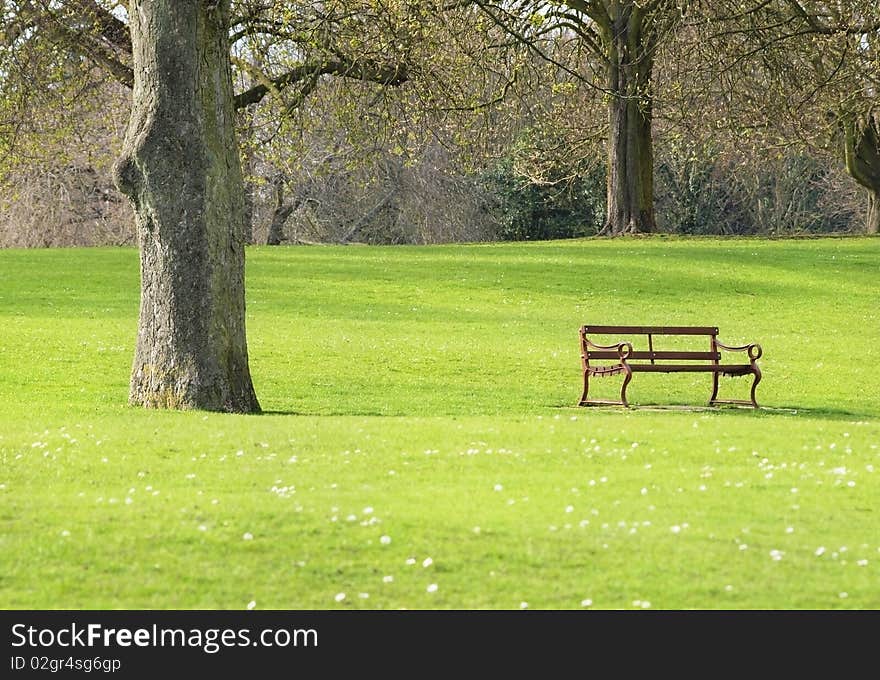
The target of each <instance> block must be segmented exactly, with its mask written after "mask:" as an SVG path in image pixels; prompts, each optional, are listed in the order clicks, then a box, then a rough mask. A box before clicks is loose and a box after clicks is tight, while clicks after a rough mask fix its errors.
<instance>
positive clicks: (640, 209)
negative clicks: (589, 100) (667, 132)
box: [602, 3, 656, 236]
mask: <svg viewBox="0 0 880 680" xmlns="http://www.w3.org/2000/svg"><path fill="white" fill-rule="evenodd" d="M620 5H622V6H623V7H622V8H621V10H620V11H621V13H620V14H619V15H618V16H615V17H612V21H613V23H612V24H611V26H610V30H609V31H608V32H607V33H606V37H605V42H606V45H607V57H608V62H607V73H608V83H607V88H608V92H609V94H608V96H609V102H608V122H609V132H608V175H607V191H608V203H607V214H606V220H605V226H604V228H603V230H602V233H604V234H608V235H610V236H617V235H620V234H634V233H650V232H653V231H654V230H655V228H656V221H655V217H654V151H653V141H652V136H651V127H652V105H653V99H652V94H651V74H652V71H653V64H654V62H653V55H652V54H651V52H652V47H651V46H650V45H649V44H646V43H647V42H648V41H647V40H646V39H645V37H644V36H643V35H642V30H643V26H642V21H643V18H642V14H641V10H639V9H638V8H635V7H634V6H633V4H632V3H620Z"/></svg>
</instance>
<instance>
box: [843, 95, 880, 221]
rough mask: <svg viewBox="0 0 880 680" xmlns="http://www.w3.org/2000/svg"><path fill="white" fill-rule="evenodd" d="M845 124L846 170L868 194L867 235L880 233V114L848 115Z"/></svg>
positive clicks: (844, 119)
mask: <svg viewBox="0 0 880 680" xmlns="http://www.w3.org/2000/svg"><path fill="white" fill-rule="evenodd" d="M841 122H842V124H843V133H844V134H843V140H844V141H843V143H844V156H845V160H846V170H847V172H848V173H849V175H850V177H852V178H853V179H854V180H855V181H856V182H858V183H859V184H860V185H861V186H863V187H864V188H865V189H867V191H868V217H867V221H866V223H865V232H866V233H868V234H877V233H880V112H871V113H868V114H866V115H862V116H858V115H854V114H844V115H843V116H841Z"/></svg>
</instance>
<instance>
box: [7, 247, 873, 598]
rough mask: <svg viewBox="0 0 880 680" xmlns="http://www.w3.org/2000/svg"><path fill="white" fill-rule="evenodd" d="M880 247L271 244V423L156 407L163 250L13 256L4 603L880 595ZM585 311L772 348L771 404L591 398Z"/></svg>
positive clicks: (689, 388) (607, 386) (266, 379)
mask: <svg viewBox="0 0 880 680" xmlns="http://www.w3.org/2000/svg"><path fill="white" fill-rule="evenodd" d="M878 264H880V240H877V239H827V240H809V241H761V240H751V239H749V240H728V241H721V240H710V239H697V240H684V239H662V238H655V239H630V240H622V241H620V240H618V241H573V242H553V243H534V244H516V245H475V246H444V247H424V248H412V247H397V248H372V247H369V248H368V247H348V248H345V247H338V248H337V247H303V248H276V249H265V248H255V249H251V250H250V251H249V259H248V328H249V342H250V352H251V368H252V372H253V375H254V381H255V385H256V388H257V392H258V394H259V396H260V399H261V403H262V406H263V408H264V409H265V411H266V413H265V414H264V415H261V416H233V415H222V414H206V413H202V412H187V413H173V412H154V411H144V410H139V409H133V408H131V407H128V406H127V405H126V398H127V382H128V372H129V368H130V363H131V358H132V355H133V349H134V348H133V343H134V336H135V329H136V315H137V295H138V279H137V277H138V265H137V254H136V252H135V251H133V250H130V249H89V250H87V249H83V250H39V251H37V250H32V251H16V250H8V251H0V608H7V609H17V608H28V609H31V608H34V609H49V608H62V609H63V608H71V609H91V608H100V609H104V608H152V609H170V608H184V609H187V608H221V609H239V608H244V607H245V606H247V604H248V603H249V602H251V601H255V602H256V606H257V608H261V609H262V608H275V609H311V608H314V609H334V608H375V609H390V608H398V607H407V608H413V609H435V608H461V609H470V608H491V609H508V608H514V609H516V608H519V607H520V606H521V602H527V603H528V606H529V607H530V608H532V609H543V608H547V609H556V608H565V609H580V608H581V607H582V606H583V605H582V602H583V601H585V600H588V601H591V606H592V607H593V608H601V609H605V608H633V607H641V606H643V605H644V603H647V602H649V603H650V606H651V607H652V608H654V609H688V608H697V609H715V608H725V609H740V608H777V609H790V608H813V609H832V608H858V609H876V608H880V573H878V572H880V517H878V505H877V501H876V499H877V498H880V361H878V358H880V352H878V347H880V314H878V311H877V299H878V295H877V292H878V272H880V269H878ZM583 323H598V324H600V323H619V324H624V323H644V324H682V325H683V324H695V325H697V324H699V325H717V326H719V327H720V329H721V339H722V341H725V342H728V343H741V342H749V341H758V342H760V343H761V344H762V345H763V347H764V357H763V359H762V360H761V365H762V368H763V371H764V381H763V382H762V383H761V385H760V387H759V389H758V400H759V402H761V404H762V406H763V407H764V408H763V409H761V410H760V411H757V412H755V411H753V410H751V409H734V408H721V409H704V408H696V407H700V406H702V405H703V404H705V401H706V399H707V398H708V396H709V392H710V384H709V383H710V379H709V377H708V376H707V375H700V374H686V375H645V374H639V375H636V376H635V378H634V380H633V382H632V384H631V386H630V390H629V397H630V399H631V401H633V402H635V403H636V404H639V405H641V406H640V407H638V408H634V409H631V410H628V411H627V410H622V409H582V408H581V409H579V408H576V407H575V406H574V404H575V403H576V401H577V399H578V397H579V395H580V389H581V374H580V358H579V349H578V344H577V343H578V338H577V329H578V327H579V326H580V325H581V324H583ZM617 385H619V378H611V379H608V380H606V381H604V383H601V384H599V385H598V388H599V396H603V395H604V396H612V395H613V394H614V393H615V388H616V386H617ZM748 385H749V379H746V378H739V379H729V378H728V379H725V380H723V382H722V387H721V390H722V396H724V395H726V396H730V397H742V396H744V395H745V394H746V393H747V391H748ZM647 405H653V407H649V406H647ZM672 405H687V406H691V407H695V408H691V409H685V408H672V407H671V406H672ZM657 406H662V407H668V408H657ZM245 535H251V536H252V538H251V539H245V538H244V537H245ZM382 536H389V537H390V538H391V542H390V543H383V542H382V540H381V537H382ZM428 557H430V558H431V559H432V560H433V563H431V564H429V566H423V562H424V561H425V560H426V558H428ZM408 560H415V563H414V564H407V561H408ZM388 576H391V577H393V581H391V582H386V580H385V578H384V577H388ZM430 584H436V585H437V590H436V592H432V593H430V592H428V586H429V585H430ZM338 593H345V594H346V597H345V599H344V600H342V601H341V602H337V600H336V597H335V596H336V595H337V594H338ZM362 593H365V594H368V595H369V597H368V598H364V597H361V596H360V594H362Z"/></svg>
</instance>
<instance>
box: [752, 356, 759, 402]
mask: <svg viewBox="0 0 880 680" xmlns="http://www.w3.org/2000/svg"><path fill="white" fill-rule="evenodd" d="M754 368H755V370H754V376H755V380H754V382H753V383H752V406H754V407H755V408H758V402H757V401H755V390H756V389H757V388H758V383H759V382H761V369H760V368H758V366H757V365H756V366H755V367H754Z"/></svg>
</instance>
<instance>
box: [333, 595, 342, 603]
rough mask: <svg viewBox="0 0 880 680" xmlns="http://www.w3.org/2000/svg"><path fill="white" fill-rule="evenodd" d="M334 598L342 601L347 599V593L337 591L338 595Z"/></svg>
mask: <svg viewBox="0 0 880 680" xmlns="http://www.w3.org/2000/svg"><path fill="white" fill-rule="evenodd" d="M333 599H334V600H336V601H337V602H342V601H343V600H344V599H345V593H336V596H335V597H334V598H333Z"/></svg>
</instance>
